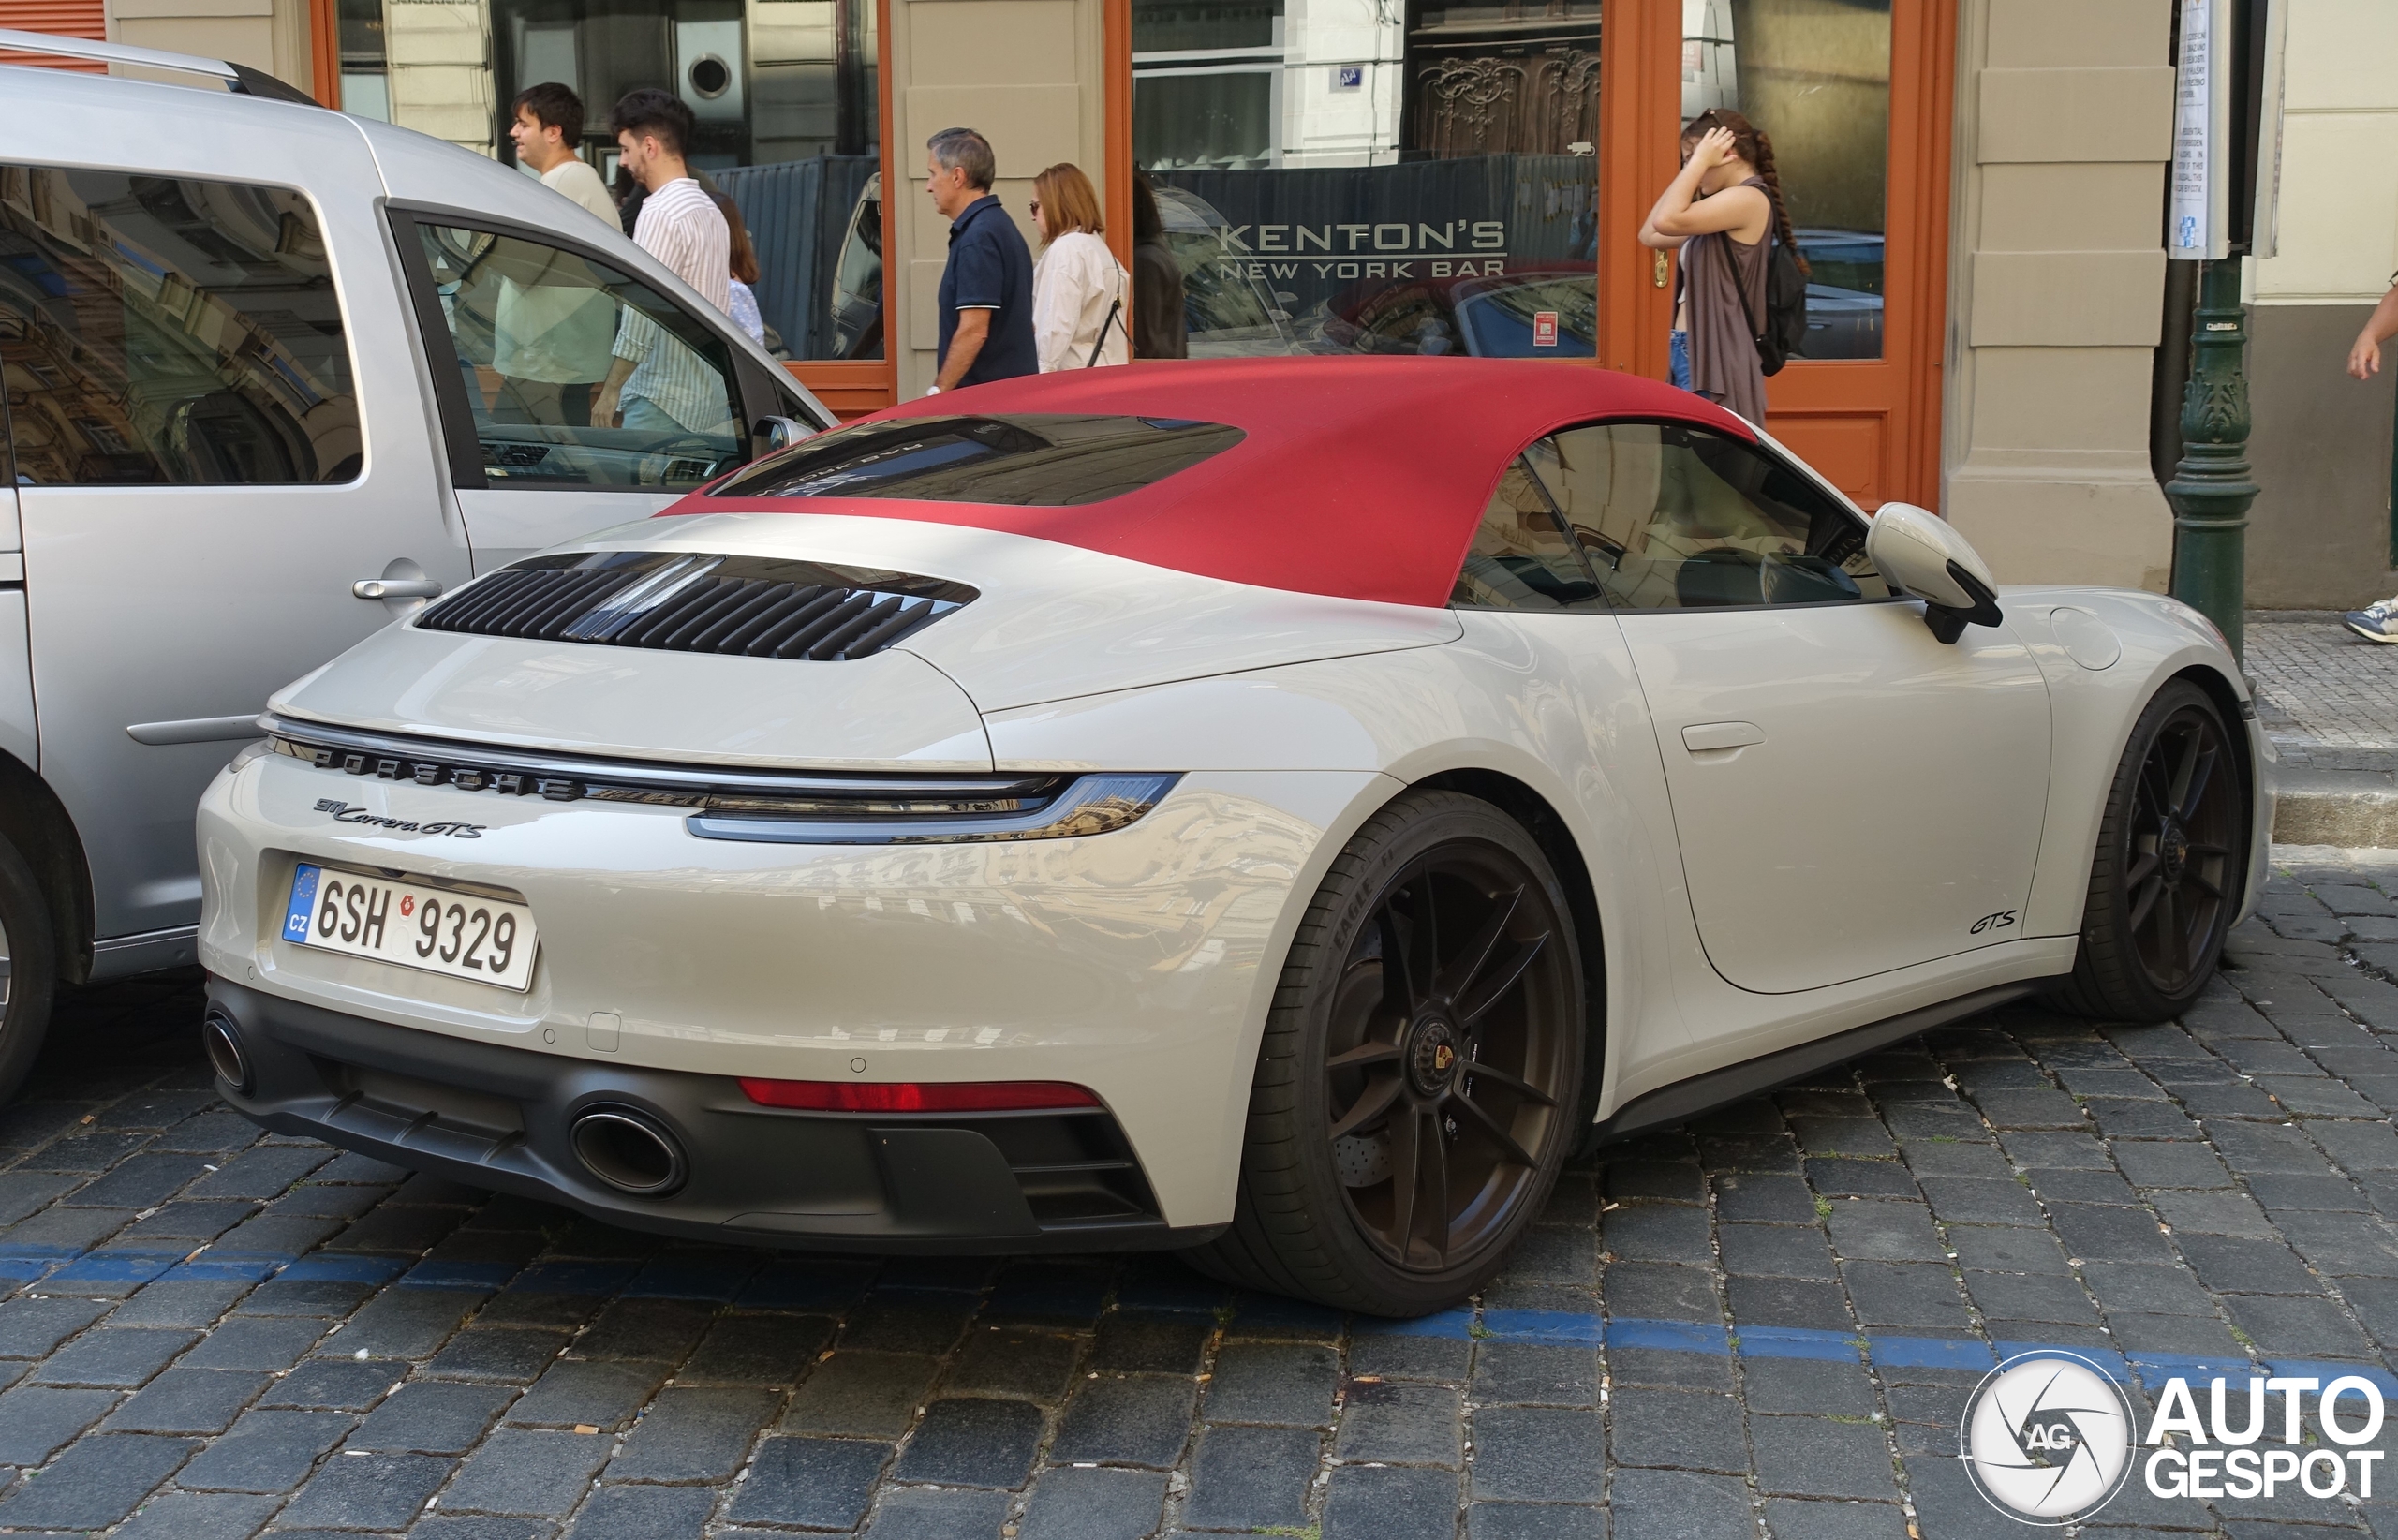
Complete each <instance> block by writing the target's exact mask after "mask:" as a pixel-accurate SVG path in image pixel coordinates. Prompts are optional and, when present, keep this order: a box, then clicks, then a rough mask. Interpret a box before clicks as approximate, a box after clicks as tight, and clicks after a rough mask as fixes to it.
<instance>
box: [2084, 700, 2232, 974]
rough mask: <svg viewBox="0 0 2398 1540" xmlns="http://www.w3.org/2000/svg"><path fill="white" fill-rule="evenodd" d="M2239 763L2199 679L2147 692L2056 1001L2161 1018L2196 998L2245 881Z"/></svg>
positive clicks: (2218, 953)
mask: <svg viewBox="0 0 2398 1540" xmlns="http://www.w3.org/2000/svg"><path fill="white" fill-rule="evenodd" d="M2244 767H2245V761H2244V758H2243V749H2242V748H2241V747H2240V746H2238V745H2236V744H2234V742H2233V741H2232V739H2231V735H2230V733H2228V730H2227V729H2226V727H2225V723H2224V718H2223V713H2222V711H2221V709H2220V708H2219V707H2217V706H2216V704H2215V703H2214V702H2213V699H2212V698H2211V697H2210V696H2208V694H2207V693H2206V691H2204V690H2203V689H2199V688H2198V686H2197V685H2195V684H2193V683H2191V682H2190V681H2188V680H2186V679H2177V680H2174V681H2173V682H2172V683H2170V684H2169V685H2167V686H2166V687H2165V688H2164V689H2161V690H2159V691H2158V692H2157V694H2156V698H2155V699H2154V700H2153V701H2151V702H2150V703H2149V705H2148V709H2147V710H2146V711H2144V712H2143V713H2141V715H2140V719H2139V724H2138V725H2137V726H2135V727H2134V728H2133V730H2132V734H2131V741H2130V742H2129V743H2128V744H2127V745H2126V746H2125V747H2124V758H2123V762H2122V763H2121V764H2120V765H2119V766H2118V768H2117V770H2116V774H2115V781H2114V785H2113V787H2112V789H2111V793H2110V795H2109V798H2108V803H2107V812H2106V817H2105V820H2104V822H2102V824H2101V825H2100V829H2099V836H2098V851H2097V856H2096V859H2095V861H2094V862H2093V863H2092V866H2091V881H2090V896H2089V900H2088V904H2087V907H2086V909H2085V910H2084V912H2083V917H2082V929H2081V948H2080V955H2078V956H2077V957H2076V959H2075V963H2074V970H2073V979H2072V982H2071V983H2070V984H2069V985H2066V986H2065V989H2064V990H2063V991H2061V993H2060V1000H2061V1002H2062V1003H2064V1004H2065V1005H2066V1006H2068V1007H2069V1008H2071V1009H2073V1010H2075V1011H2077V1012H2080V1014H2085V1015H2093V1016H2099V1017H2104V1018H2109V1019H2123V1020H2132V1021H2162V1020H2165V1019H2167V1018H2169V1017H2170V1016H2173V1015H2176V1014H2179V1013H2180V1012H2182V1011H2183V1010H2184V1009H2186V1008H2187V1007H2188V1006H2189V1005H2190V1003H2191V1002H2192V1001H2194V1000H2197V999H2198V994H2199V992H2200V991H2201V990H2203V989H2204V988H2205V987H2206V982H2207V980H2208V979H2209V978H2210V977H2211V976H2213V972H2214V970H2215V965H2216V963H2217V962H2218V961H2219V960H2220V959H2221V957H2222V955H2223V940H2224V937H2225V935H2226V934H2227V933H2228V931H2229V930H2230V928H2231V921H2232V917H2233V916H2234V915H2235V914H2237V913H2238V912H2239V910H2240V903H2241V898H2242V896H2243V893H2244V892H2245V890H2246V885H2247V867H2248V796H2247V789H2246V784H2245V778H2246V777H2245V775H2244Z"/></svg>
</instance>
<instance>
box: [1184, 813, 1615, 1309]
mask: <svg viewBox="0 0 2398 1540" xmlns="http://www.w3.org/2000/svg"><path fill="white" fill-rule="evenodd" d="M1571 912H1572V911H1571V910H1570V909H1569V907H1568V905H1567V901H1566V896H1565V893H1564V890H1563V889H1562V886H1561V885H1560V884H1559V882H1558V881H1557V877H1556V874H1555V873H1554V872H1553V871H1552V870H1551V869H1550V867H1549V864H1548V862H1547V859H1546V858H1544V857H1543V856H1542V854H1541V851H1540V848H1539V846H1538V845H1537V844H1536V843H1534V841H1533V840H1532V837H1531V836H1530V835H1529V834H1527V833H1526V832H1525V830H1524V828H1523V826H1522V825H1521V824H1519V823H1517V822H1516V821H1515V820H1513V819H1511V818H1509V817H1508V816H1507V815H1506V814H1504V813H1502V812H1501V811H1500V810H1499V809H1498V808H1496V807H1492V806H1490V805H1489V804H1488V803H1486V802H1482V801H1479V800H1477V799H1475V798H1473V797H1469V796H1464V795H1460V794H1458V793H1456V792H1409V793H1406V794H1404V795H1402V796H1400V797H1399V799H1397V800H1396V801H1394V802H1393V803H1391V804H1390V806H1388V807H1384V808H1383V809H1382V810H1381V811H1380V812H1378V813H1376V814H1375V815H1374V816H1373V817H1372V818H1370V819H1369V820H1368V821H1367V822H1366V824H1365V826H1364V827H1363V828H1362V829H1360V830H1359V831H1358V832H1357V835H1356V837H1354V838H1353V839H1351V840H1350V841H1349V843H1348V845H1347V847H1346V848H1345V849H1344V850H1342V851H1341V852H1340V856H1339V857H1338V858H1337V859H1335V860H1334V862H1333V864H1332V869H1331V871H1330V872H1329V873H1328V874H1327V875H1326V876H1325V881H1324V886H1323V887H1322V888H1321V889H1320V890H1318V892H1317V893H1316V896H1315V898H1314V900H1313V901H1312V902H1311V903H1310V905H1309V907H1308V911H1307V914H1306V916H1305V917H1304V918H1303V919H1302V920H1301V922H1300V924H1299V929H1298V933H1297V935H1296V936H1295V938H1294V940H1293V941H1292V943H1291V953H1290V956H1289V957H1288V959H1287V960H1286V961H1285V962H1284V964H1283V967H1282V977H1281V982H1280V986H1279V987H1278V989H1277V990H1276V993H1275V997H1274V1003H1273V1006H1272V1008H1271V1010H1270V1012H1269V1014H1268V1015H1267V1017H1266V1033H1265V1039H1264V1041H1263V1043H1262V1044H1260V1045H1259V1048H1258V1056H1257V1073H1256V1077H1255V1079H1254V1081H1253V1082H1252V1084H1251V1091H1250V1110H1249V1123H1248V1131H1247V1136H1246V1140H1245V1143H1244V1146H1243V1148H1242V1152H1241V1170H1240V1188H1239V1193H1238V1198H1237V1201H1236V1208H1235V1212H1234V1219H1233V1224H1232V1228H1231V1229H1230V1230H1228V1231H1227V1232H1225V1234H1224V1235H1222V1236H1220V1237H1219V1238H1218V1239H1216V1240H1214V1241H1212V1242H1209V1243H1208V1244H1206V1245H1205V1246H1202V1247H1198V1248H1195V1249H1193V1250H1192V1251H1190V1252H1186V1253H1185V1254H1186V1257H1187V1258H1188V1259H1189V1260H1190V1261H1191V1262H1192V1264H1193V1265H1194V1266H1198V1267H1199V1268H1200V1269H1201V1270H1202V1271H1205V1272H1207V1273H1209V1274H1211V1275H1213V1276H1215V1277H1217V1278H1221V1279H1223V1280H1225V1281H1229V1282H1234V1283H1237V1284H1240V1285H1242V1286H1244V1287H1248V1288H1252V1289H1259V1290H1264V1291H1268V1292H1271V1293H1277V1294H1286V1295H1294V1296H1299V1297H1302V1298H1308V1299H1314V1300H1318V1301H1320V1302H1322V1303H1324V1304H1326V1305H1331V1306H1334V1307H1336V1308H1339V1309H1343V1310H1360V1311H1364V1312H1367V1313H1369V1314H1374V1315H1387V1316H1414V1315H1423V1314H1426V1313H1428V1312H1430V1311H1433V1310H1443V1309H1446V1308H1447V1307H1449V1306H1452V1305H1455V1304H1457V1303H1458V1302H1459V1301H1460V1300H1463V1299H1465V1298H1466V1297H1467V1296H1470V1295H1472V1294H1473V1292H1474V1291H1475V1290H1476V1289H1478V1288H1479V1287H1481V1285H1482V1284H1483V1283H1484V1282H1485V1281H1487V1280H1488V1279H1489V1277H1490V1276H1491V1275H1492V1274H1494V1273H1496V1272H1497V1271H1498V1270H1499V1268H1500V1266H1501V1265H1502V1263H1503V1262H1504V1261H1505V1259H1506V1254H1507V1251H1508V1249H1509V1247H1510V1246H1512V1245H1513V1244H1514V1242H1515V1240H1516V1238H1517V1236H1518V1235H1520V1234H1521V1233H1522V1231H1523V1229H1524V1227H1525V1226H1526V1225H1527V1224H1529V1223H1530V1222H1532V1219H1533V1218H1534V1217H1535V1216H1536V1215H1538V1214H1539V1212H1540V1211H1541V1208H1542V1207H1543V1206H1544V1205H1545V1204H1546V1203H1547V1199H1548V1193H1549V1190H1550V1188H1551V1187H1552V1186H1554V1185H1555V1183H1556V1180H1557V1173H1558V1170H1559V1168H1560V1167H1562V1165H1563V1164H1564V1162H1565V1161H1566V1159H1567V1157H1568V1156H1569V1155H1571V1154H1572V1153H1573V1150H1574V1148H1575V1147H1576V1143H1577V1142H1578V1138H1579V1135H1580V1134H1581V1133H1582V1129H1581V1123H1582V1121H1583V1114H1584V1109H1583V1105H1582V1103H1583V1073H1582V1072H1583V1064H1582V1061H1583V1054H1584V1047H1585V1044H1586V1042H1587V1037H1588V1024H1587V1021H1586V1004H1585V997H1584V992H1583V985H1582V964H1581V958H1580V955H1579V949H1578V946H1577V944H1576V939H1575V932H1574V926H1573V923H1572V920H1571ZM1426 915H1428V916H1429V918H1430V922H1431V923H1430V924H1429V925H1425V924H1423V923H1422V922H1423V918H1424V917H1425V916H1426ZM1427 959H1429V964H1428V963H1427ZM1378 1109H1379V1110H1378ZM1344 1125H1346V1126H1345V1127H1344ZM1406 1172H1412V1173H1413V1179H1412V1180H1411V1181H1409V1182H1408V1183H1406V1188H1407V1192H1406V1196H1405V1197H1404V1198H1402V1197H1401V1195H1400V1189H1401V1186H1402V1182H1401V1179H1400V1177H1401V1175H1402V1174H1403V1173H1406Z"/></svg>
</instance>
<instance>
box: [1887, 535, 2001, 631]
mask: <svg viewBox="0 0 2398 1540" xmlns="http://www.w3.org/2000/svg"><path fill="white" fill-rule="evenodd" d="M1865 559H1866V560H1868V561H1870V562H1872V563H1873V570H1875V571H1877V572H1880V573H1881V574H1882V576H1883V579H1884V580H1885V581H1886V582H1887V583H1888V584H1889V585H1890V586H1891V587H1893V588H1896V589H1898V590H1899V591H1900V592H1901V593H1903V594H1908V595H1911V596H1912V597H1914V598H1917V599H1919V600H1923V603H1924V611H1923V623H1924V624H1925V625H1927V626H1929V627H1931V628H1932V635H1934V636H1936V637H1938V638H1939V639H1940V640H1941V641H1943V642H1950V643H1953V642H1955V641H1956V640H1957V638H1959V637H1960V636H1962V635H1964V634H1965V627H1966V626H1967V625H1968V624H1972V625H1976V626H1995V625H1997V624H1998V623H1999V621H2000V620H2002V619H2004V618H2005V616H2004V615H2001V614H2000V612H1999V608H1998V586H1997V585H1996V584H1995V583H1994V582H1992V581H1991V575H1990V568H1989V567H1988V566H1987V565H1985V564H1984V563H1983V561H1982V558H1981V555H1980V554H1979V553H1977V552H1976V551H1975V549H1974V548H1973V547H1972V546H1971V545H1969V544H1967V543H1966V541H1965V537H1964V536H1962V535H1960V534H1958V533H1957V531H1956V530H1954V529H1952V528H1950V527H1949V526H1948V524H1947V520H1945V519H1943V518H1941V517H1940V516H1939V515H1938V514H1936V513H1933V512H1932V511H1930V510H1928V509H1921V508H1917V507H1916V506H1915V505H1914V504H1913V503H1884V504H1883V505H1882V508H1881V511H1879V512H1877V513H1875V514H1874V515H1873V527H1872V528H1871V529H1869V530H1868V531H1867V532H1866V535H1865Z"/></svg>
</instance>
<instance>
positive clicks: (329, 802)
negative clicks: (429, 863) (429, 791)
mask: <svg viewBox="0 0 2398 1540" xmlns="http://www.w3.org/2000/svg"><path fill="white" fill-rule="evenodd" d="M317 811H318V812H320V813H331V814H333V822H336V823H364V824H369V825H372V826H373V827H375V828H377V829H396V830H398V831H399V832H400V833H402V834H437V835H454V836H455V837H458V838H460V839H481V837H483V830H485V829H487V828H489V827H490V825H489V824H487V823H452V822H449V821H448V820H446V819H445V820H439V821H437V822H432V823H417V822H411V821H409V820H407V819H405V818H383V817H380V816H378V815H377V814H374V813H370V812H368V811H367V810H366V809H365V808H363V807H351V806H350V805H349V804H348V803H347V802H344V801H342V800H341V799H340V798H339V797H318V799H317Z"/></svg>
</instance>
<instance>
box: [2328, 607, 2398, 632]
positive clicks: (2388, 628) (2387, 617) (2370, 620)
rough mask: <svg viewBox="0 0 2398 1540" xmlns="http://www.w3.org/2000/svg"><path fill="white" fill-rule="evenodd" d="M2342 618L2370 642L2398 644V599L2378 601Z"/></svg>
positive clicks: (2350, 612) (2351, 628)
mask: <svg viewBox="0 0 2398 1540" xmlns="http://www.w3.org/2000/svg"><path fill="white" fill-rule="evenodd" d="M2340 618H2341V620H2342V621H2343V622H2345V623H2346V626H2347V628H2348V629H2350V630H2352V631H2354V632H2356V633H2357V634H2358V635H2359V636H2361V637H2363V638H2364V639H2365V640H2366V641H2368V642H2384V643H2398V599H2385V600H2377V601H2376V602H2375V603H2372V604H2368V605H2366V606H2365V607H2364V608H2363V609H2361V610H2350V611H2349V612H2348V613H2347V614H2346V615H2342V616H2341V617H2340Z"/></svg>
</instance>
